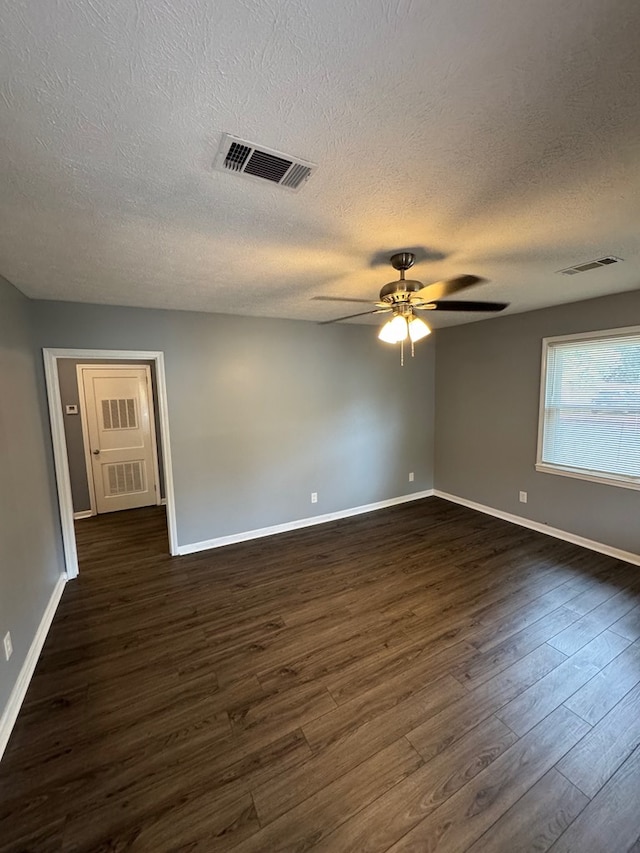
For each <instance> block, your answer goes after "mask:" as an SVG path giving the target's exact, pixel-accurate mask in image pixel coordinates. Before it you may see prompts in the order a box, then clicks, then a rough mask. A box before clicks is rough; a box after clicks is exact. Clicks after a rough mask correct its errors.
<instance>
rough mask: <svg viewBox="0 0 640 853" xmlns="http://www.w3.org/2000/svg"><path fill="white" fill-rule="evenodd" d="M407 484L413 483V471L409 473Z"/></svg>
mask: <svg viewBox="0 0 640 853" xmlns="http://www.w3.org/2000/svg"><path fill="white" fill-rule="evenodd" d="M409 482H410V483H413V471H409Z"/></svg>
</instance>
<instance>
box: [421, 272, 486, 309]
mask: <svg viewBox="0 0 640 853" xmlns="http://www.w3.org/2000/svg"><path fill="white" fill-rule="evenodd" d="M483 281H484V279H483V278H479V277H478V276H477V275H459V276H457V277H456V278H449V279H445V281H434V283H433V284H426V285H425V286H424V287H423V288H422V289H421V290H418V292H417V293H416V294H415V295H416V296H417V297H418V298H419V299H423V300H424V301H425V302H435V300H436V299H442V298H443V296H451V294H452V293H457V292H458V291H459V290H464V289H465V288H466V287H473V285H474V284H480V283H481V282H483Z"/></svg>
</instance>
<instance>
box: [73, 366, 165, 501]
mask: <svg viewBox="0 0 640 853" xmlns="http://www.w3.org/2000/svg"><path fill="white" fill-rule="evenodd" d="M142 367H144V368H146V371H147V378H148V380H149V381H148V383H147V390H148V392H149V400H148V402H149V405H150V408H151V410H152V412H153V417H152V418H150V419H149V421H150V422H149V432H150V438H151V450H152V452H153V476H154V478H155V482H156V506H158V505H160V504H161V503H162V496H161V494H160V492H161V489H160V486H161V483H160V466H159V464H158V443H157V441H156V419H155V408H156V400H155V394H154V393H153V381H152V378H151V368H150V367H149V365H148V364H129V365H127V364H119V363H118V364H106V363H102V364H77V365H76V381H77V383H78V400H79V401H80V421H81V423H82V442H83V444H84V464H85V467H86V469H87V486H88V488H89V506H90V509H91V515H97V514H98V509H97V504H96V489H95V481H94V479H93V464H92V460H91V448H90V447H89V423H88V420H87V400H86V397H85V389H84V377H83V376H82V371H83V370H85V369H87V370H113V369H114V368H116V369H117V368H122V369H123V370H126V369H127V368H129V369H131V368H133V369H134V370H140V369H141V368H142Z"/></svg>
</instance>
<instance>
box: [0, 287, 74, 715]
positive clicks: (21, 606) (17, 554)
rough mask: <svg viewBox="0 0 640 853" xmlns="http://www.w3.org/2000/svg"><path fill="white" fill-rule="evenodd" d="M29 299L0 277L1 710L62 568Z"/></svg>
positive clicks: (47, 439) (46, 426) (47, 438)
mask: <svg viewBox="0 0 640 853" xmlns="http://www.w3.org/2000/svg"><path fill="white" fill-rule="evenodd" d="M28 309H29V304H28V302H27V300H26V299H25V298H24V296H22V295H21V294H20V293H18V291H17V290H16V289H15V288H14V287H12V286H11V285H10V284H9V283H8V282H7V281H5V280H4V279H3V278H2V277H0V638H2V637H4V635H5V634H6V632H7V631H10V632H11V638H12V641H13V656H12V657H11V659H10V660H9V661H8V662H7V661H5V656H4V652H3V651H2V649H1V647H0V714H2V711H3V710H4V706H5V704H6V702H7V700H8V698H9V695H10V693H11V691H12V689H13V686H14V685H15V683H16V679H17V677H18V673H19V672H20V668H21V667H22V664H23V663H24V660H25V657H26V655H27V652H28V651H29V647H30V646H31V642H32V640H33V638H34V635H35V632H36V629H37V627H38V625H39V624H40V620H41V618H42V616H43V614H44V611H45V608H46V606H47V604H48V603H49V599H50V597H51V593H52V591H53V588H54V586H55V584H56V582H57V581H58V578H59V577H60V574H61V573H62V572H63V571H64V564H63V559H62V549H61V540H60V532H59V523H58V505H57V501H56V497H55V486H54V479H53V472H52V470H51V467H50V465H49V463H48V461H47V448H48V447H49V446H50V439H49V437H48V424H47V421H46V419H47V409H46V402H44V401H43V399H42V390H43V389H42V387H39V385H38V381H37V371H36V359H37V358H38V355H37V352H36V350H35V347H34V343H33V339H32V336H31V327H30V318H29V311H28Z"/></svg>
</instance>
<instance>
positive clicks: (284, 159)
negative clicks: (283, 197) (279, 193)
mask: <svg viewBox="0 0 640 853" xmlns="http://www.w3.org/2000/svg"><path fill="white" fill-rule="evenodd" d="M213 165H214V168H216V169H218V170H220V171H221V172H238V173H239V174H242V175H246V176H247V177H250V178H259V179H260V180H263V181H271V183H274V184H278V185H279V186H281V187H285V189H288V190H292V191H294V192H295V191H296V190H299V189H300V187H301V186H302V185H303V184H304V183H305V181H307V180H308V179H309V178H310V177H311V173H312V172H313V171H314V170H315V168H316V166H315V164H314V163H308V162H306V161H305V160H300V159H299V158H297V157H290V156H289V155H288V154H283V153H282V152H281V151H272V150H271V149H270V148H264V146H257V145H254V144H253V143H252V142H245V141H243V140H242V139H238V138H237V137H235V136H230V135H229V134H228V133H224V134H223V135H222V143H221V145H220V149H219V150H218V154H217V156H216V159H215V162H214V164H213Z"/></svg>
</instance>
